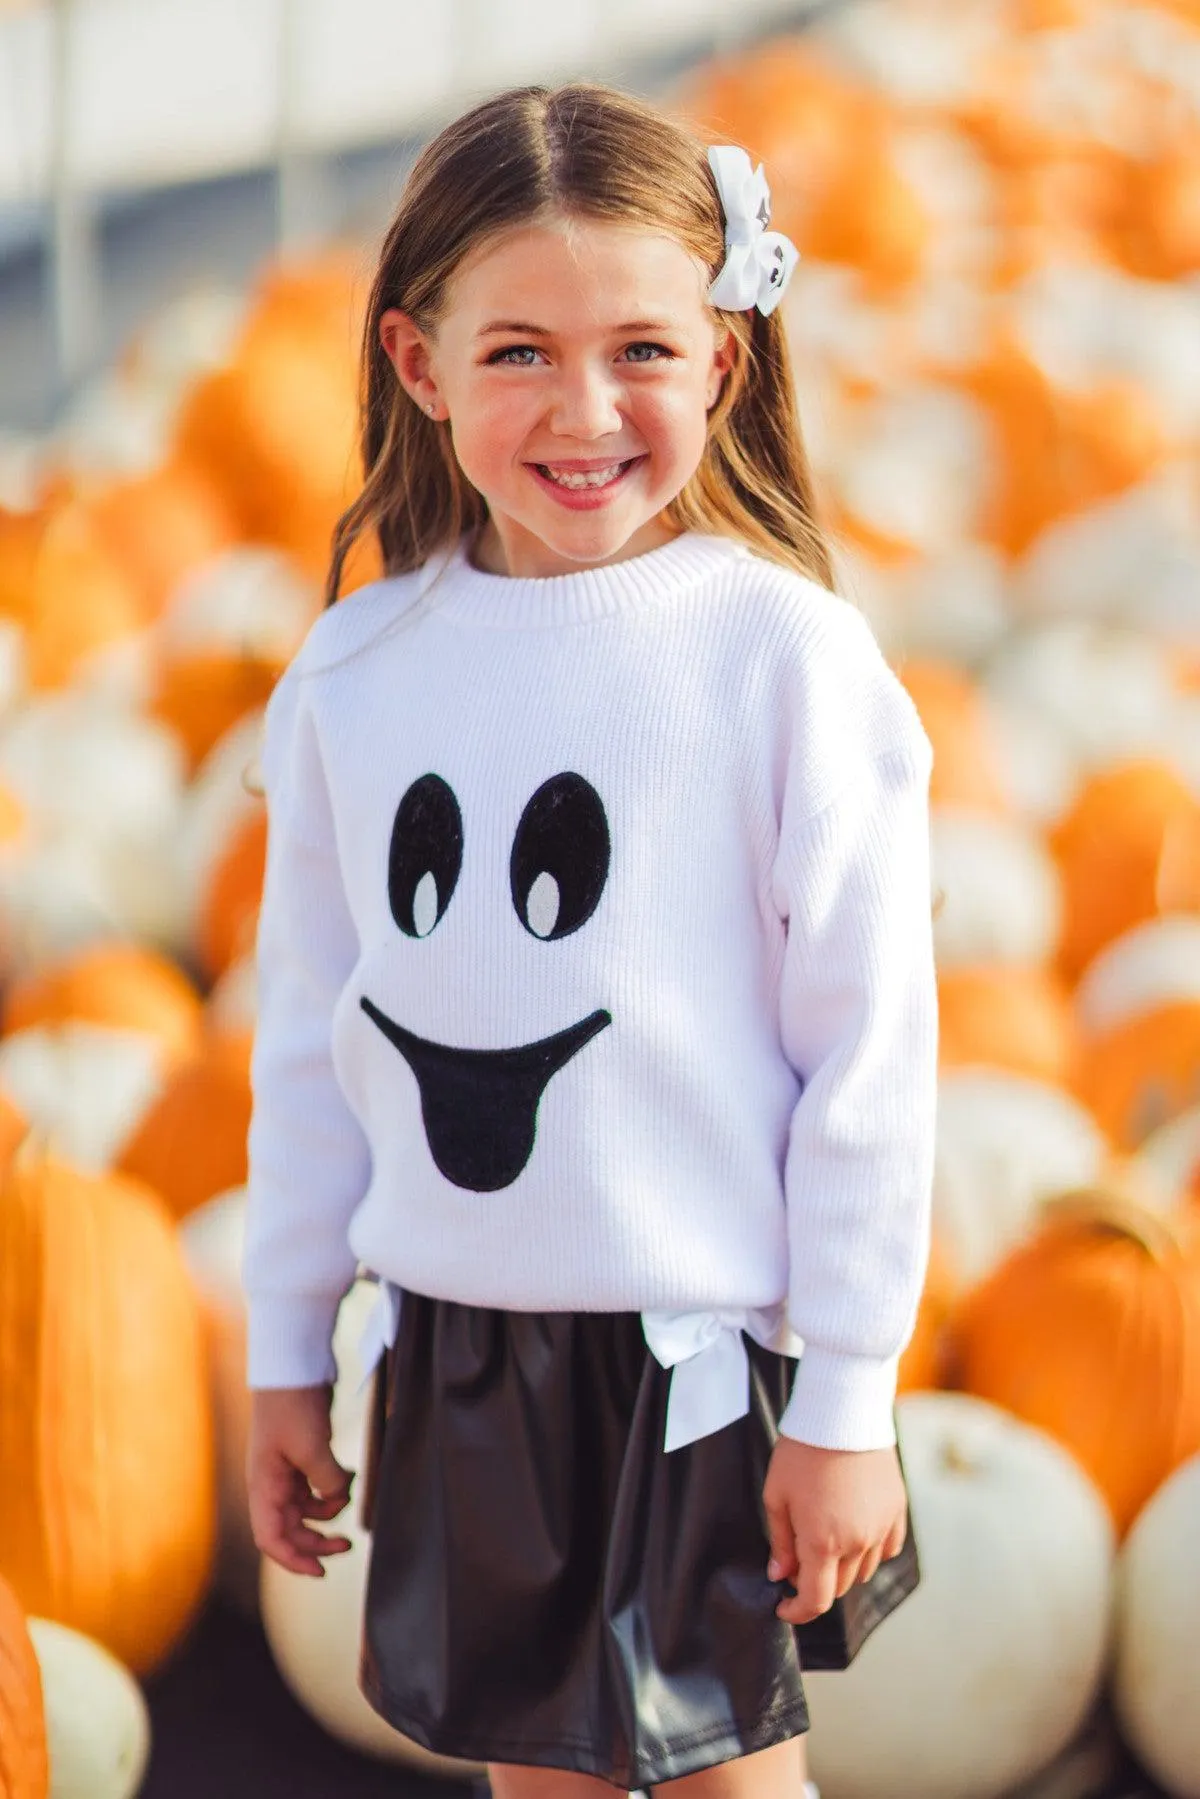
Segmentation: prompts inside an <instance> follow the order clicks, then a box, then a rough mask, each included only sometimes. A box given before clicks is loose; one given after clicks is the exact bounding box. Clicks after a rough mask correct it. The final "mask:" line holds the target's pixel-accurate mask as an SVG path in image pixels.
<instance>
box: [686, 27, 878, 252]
mask: <svg viewBox="0 0 1200 1799" xmlns="http://www.w3.org/2000/svg"><path fill="white" fill-rule="evenodd" d="M876 104H877V102H876V101H875V99H874V96H871V95H868V94H866V93H865V92H864V91H863V89H862V88H861V87H858V86H856V85H855V84H854V83H852V82H851V81H849V80H847V79H846V77H845V76H844V75H843V74H841V72H840V71H838V70H836V69H835V68H834V67H833V66H832V64H830V63H828V62H826V61H824V60H823V59H822V58H821V57H820V56H819V55H817V54H816V53H815V52H814V51H813V48H812V46H811V44H805V43H802V42H801V41H800V40H799V39H798V38H794V37H793V38H778V39H775V40H773V41H771V42H769V43H766V44H763V45H760V46H759V47H758V48H756V49H753V50H750V51H748V52H747V53H746V54H744V55H742V56H735V57H723V58H722V59H721V60H720V61H719V62H714V63H710V64H709V65H707V67H705V68H704V69H702V70H701V71H700V73H699V75H698V76H696V77H695V78H694V79H693V80H692V81H691V82H690V83H689V84H688V86H687V88H686V90H685V92H684V94H683V96H682V102H681V107H680V110H681V111H683V112H684V113H686V114H687V116H688V117H689V118H690V119H692V120H694V121H695V122H696V124H697V127H698V129H699V130H700V131H701V133H702V134H704V135H705V136H706V137H708V138H709V139H711V140H712V141H713V142H716V143H734V144H741V145H743V146H744V148H745V149H746V150H748V151H749V153H750V155H751V157H752V158H753V159H754V160H755V161H756V162H758V161H761V162H763V163H764V165H765V167H766V170H767V176H768V179H769V181H770V184H771V207H772V215H771V223H772V225H773V226H774V227H775V229H776V230H779V231H786V232H787V233H788V234H789V235H790V236H792V237H794V238H795V239H796V241H797V242H798V243H799V242H801V240H802V239H803V236H804V231H805V219H806V217H807V214H808V212H809V210H810V208H811V207H812V205H813V204H814V202H815V200H816V198H817V196H818V195H820V194H823V193H824V192H825V191H826V189H827V188H828V187H829V185H830V183H831V182H833V181H834V180H835V179H836V177H837V173H838V170H839V169H840V168H841V167H842V165H843V163H844V161H845V158H846V146H847V144H848V143H849V142H850V141H851V140H852V138H853V136H854V133H855V131H856V129H857V126H858V122H859V121H860V120H861V119H862V117H863V116H864V114H865V113H869V112H870V111H871V110H872V108H873V107H874V106H875V105H876Z"/></svg>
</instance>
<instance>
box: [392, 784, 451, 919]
mask: <svg viewBox="0 0 1200 1799" xmlns="http://www.w3.org/2000/svg"><path fill="white" fill-rule="evenodd" d="M462 850H463V828H462V813H461V812H460V811H459V808H458V801H457V800H456V799H455V797H454V789H453V788H452V787H451V786H450V785H449V784H448V783H447V782H446V781H443V779H442V777H441V775H422V776H421V778H420V780H418V781H414V782H413V784H412V786H411V787H410V788H409V789H408V792H407V793H406V794H405V795H404V798H403V799H402V800H401V801H400V804H399V805H398V806H397V808H396V822H395V824H394V825H393V826H392V842H391V848H390V850H389V852H388V901H389V903H390V905H391V908H392V917H393V918H394V919H395V920H396V923H397V924H398V925H399V926H400V929H401V930H402V931H403V932H404V933H405V935H406V936H408V937H428V935H429V933H430V931H432V929H433V927H434V925H435V924H437V922H438V920H439V919H440V918H441V916H442V913H443V912H444V911H445V910H446V907H447V906H448V905H449V904H450V895H451V894H452V893H453V892H454V886H455V883H456V881H457V880H458V875H459V870H460V869H461V868H462Z"/></svg>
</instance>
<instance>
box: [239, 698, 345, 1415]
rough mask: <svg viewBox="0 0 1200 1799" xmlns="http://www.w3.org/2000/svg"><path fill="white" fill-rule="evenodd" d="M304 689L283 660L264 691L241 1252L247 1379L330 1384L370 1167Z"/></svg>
mask: <svg viewBox="0 0 1200 1799" xmlns="http://www.w3.org/2000/svg"><path fill="white" fill-rule="evenodd" d="M307 687H308V683H307V682H306V681H305V680H304V678H303V677H302V676H301V675H300V674H299V672H298V670H297V668H296V665H295V664H293V665H292V667H291V668H290V669H289V670H288V671H287V672H286V673H285V674H284V676H283V678H282V680H281V681H280V682H279V684H278V685H277V686H276V688H275V690H274V692H273V693H272V695H271V699H270V703H269V705H268V707H267V717H266V732H265V740H264V745H263V757H262V767H263V779H264V784H265V790H266V798H267V817H268V831H267V868H266V879H265V883H264V887H263V897H262V907H261V911H260V913H259V922H258V937H257V951H256V954H257V967H258V1019H257V1024H256V1029H255V1041H254V1052H253V1058H252V1063H251V1080H252V1084H253V1093H254V1108H253V1113H252V1117H251V1124H250V1138H249V1160H250V1172H249V1201H248V1207H247V1218H246V1237H245V1247H244V1251H243V1258H242V1282H243V1286H244V1289H245V1292H246V1298H247V1304H248V1310H249V1323H248V1384H249V1385H250V1387H252V1388H257V1387H302V1386H316V1385H320V1384H321V1383H322V1382H324V1381H331V1380H333V1378H334V1375H335V1372H336V1368H335V1363H334V1359H333V1351H332V1338H333V1327H334V1322H335V1319H336V1316H337V1310H338V1306H339V1304H340V1301H341V1298H342V1296H343V1294H344V1293H345V1292H346V1290H347V1288H348V1287H349V1286H350V1284H351V1282H352V1281H353V1279H354V1274H355V1269H356V1261H355V1258H354V1256H353V1254H352V1253H351V1251H350V1248H349V1245H348V1242H347V1235H346V1233H347V1226H348V1224H349V1220H350V1215H351V1213H352V1212H353V1211H354V1208H355V1206H356V1205H357V1204H358V1202H359V1200H360V1199H361V1198H362V1196H363V1193H364V1192H365V1190H366V1186H367V1181H368V1178H369V1172H370V1152H369V1149H368V1146H367V1142H366V1138H365V1136H364V1135H363V1132H362V1129H361V1127H360V1126H359V1124H358V1121H357V1119H356V1118H355V1117H354V1115H353V1113H352V1112H351V1111H350V1109H349V1107H348V1105H347V1103H346V1101H345V1099H344V1097H343V1094H342V1091H341V1088H340V1086H339V1083H338V1080H337V1077H336V1075H335V1072H334V1067H333V1060H332V1048H331V1032H332V1022H333V1010H334V1005H335V1002H336V1000H337V998H338V995H339V994H340V992H341V990H342V988H343V987H344V985H345V983H346V981H347V979H348V977H349V974H350V971H351V969H352V968H353V966H354V963H355V960H356V958H357V955H358V939H357V933H356V931H355V928H354V924H353V921H352V919H351V917H350V914H349V910H348V908H347V904H346V897H345V892H344V890H343V885H342V878H341V873H340V870H339V866H338V859H337V851H336V846H335V841H334V831H333V820H332V816H331V812H330V803H329V795H328V792H327V789H326V785H325V779H324V774H323V771H322V766H321V758H320V754H319V747H318V743H317V738H316V733H315V730H314V726H313V721H312V718H311V714H310V713H309V711H308V708H307V706H306V704H305V699H306V693H307Z"/></svg>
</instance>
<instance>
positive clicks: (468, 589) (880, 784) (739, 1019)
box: [243, 533, 937, 1449]
mask: <svg viewBox="0 0 1200 1799" xmlns="http://www.w3.org/2000/svg"><path fill="white" fill-rule="evenodd" d="M435 574H436V579H435V578H434V576H435ZM930 765H931V753H930V748H929V744H928V740H927V738H926V736H925V734H924V731H923V730H922V728H921V725H920V722H919V720H918V718H917V714H916V711H915V709H914V707H913V705H912V703H911V701H910V700H909V698H908V695H907V693H906V692H905V690H904V688H903V687H902V686H901V684H900V682H899V680H898V679H897V678H896V676H895V675H894V674H893V673H892V671H891V670H890V669H889V668H888V666H887V664H886V662H885V661H884V658H883V656H882V654H881V652H880V650H879V648H878V646H877V644H876V642H875V640H874V638H873V636H872V635H871V632H870V629H869V627H868V626H867V624H866V623H865V621H864V620H863V618H862V617H861V615H860V614H859V613H858V612H857V611H855V609H854V608H853V607H852V606H850V605H849V604H848V603H847V602H845V601H843V600H841V599H838V598H836V597H834V596H833V595H832V594H830V593H828V592H827V591H826V590H825V589H824V588H822V587H821V586H819V585H818V584H816V583H815V582H811V581H807V580H804V579H802V578H801V577H800V576H798V575H795V574H792V573H789V572H788V571H786V570H784V569H781V568H779V567H776V566H775V565H774V564H772V563H769V562H767V561H765V560H763V559H762V558H760V557H757V556H755V555H753V554H751V553H750V552H749V551H748V550H746V549H745V548H743V547H742V546H741V545H738V544H735V543H732V542H730V541H727V540H725V539H722V538H716V537H710V536H704V535H700V534H698V533H689V534H687V535H684V536H682V537H679V538H677V539H675V540H674V541H673V542H671V543H669V544H667V545H666V546H665V547H663V548H660V549H657V550H652V551H650V552H649V553H648V554H646V555H643V556H639V557H636V558H634V559H632V560H630V561H626V562H622V563H618V564H616V565H614V566H612V567H608V568H602V569H595V570H587V571H583V572H580V573H574V574H569V575H563V576H554V577H550V578H546V579H536V580H534V579H531V580H518V579H509V578H504V577H501V576H497V575H489V574H484V573H481V572H480V571H478V570H476V569H475V568H473V567H472V566H471V565H470V563H469V562H468V561H467V559H466V556H465V555H464V553H463V552H462V551H461V550H460V551H459V552H458V553H456V554H455V555H454V556H453V557H451V558H450V559H449V560H448V562H447V563H446V564H445V566H444V567H442V568H440V570H437V571H435V570H433V569H426V570H425V571H422V573H421V574H419V575H409V576H403V577H397V578H393V579H389V580H384V581H380V582H377V583H375V584H373V585H372V586H370V587H367V588H364V589H362V590H360V591H359V592H357V593H354V594H352V595H351V596H350V597H349V598H347V599H344V600H342V601H340V602H339V603H338V604H337V605H336V606H334V607H333V608H331V609H330V610H329V611H327V612H325V613H324V614H322V616H321V617H320V618H319V619H318V620H317V622H316V624H315V625H314V626H313V628H312V630H311V632H310V633H309V636H308V638H307V640H306V642H305V644H304V645H303V647H302V649H301V650H300V652H299V654H298V655H297V656H296V658H295V660H294V661H293V663H292V665H291V667H290V668H289V669H288V670H287V672H286V673H285V675H284V677H283V679H282V680H281V681H280V683H279V685H278V686H277V688H276V690H275V692H274V694H273V696H272V699H271V702H270V705H269V707H268V712H267V728H266V739H265V747H264V752H263V770H264V778H265V783H266V791H267V801H268V808H269V821H270V829H269V851H268V866H267V878H266V887H265V892H264V896H263V906H262V913H261V919H260V924H259V936H258V968H259V981H260V991H259V1020H258V1031H257V1038H256V1043H255V1050H254V1061H253V1082H254V1116H253V1124H252V1127H251V1133H250V1201H249V1212H248V1223H247V1238H246V1249H245V1256H244V1262H243V1277H244V1282H245V1287H246V1291H247V1296H248V1301H249V1320H250V1323H249V1331H250V1348H249V1378H250V1384H251V1385H252V1386H255V1387H272V1386H302V1385H308V1384H315V1383H319V1382H321V1381H324V1380H328V1379H331V1378H332V1377H333V1372H334V1364H333V1360H332V1355H331V1349H330V1341H331V1335H332V1327H333V1322H334V1316H335V1313H336V1309H337V1305H338V1301H339V1298H340V1296H341V1295H342V1294H343V1293H344V1291H345V1290H346V1288H347V1287H348V1285H349V1284H350V1282H351V1280H352V1279H353V1277H354V1274H355V1270H356V1266H357V1265H358V1264H359V1263H361V1264H363V1265H365V1267H366V1268H368V1269H371V1270H374V1271H376V1272H377V1273H379V1274H380V1275H381V1276H383V1277H386V1280H387V1281H389V1282H393V1283H395V1284H396V1285H397V1286H399V1287H406V1288H409V1289H411V1290H413V1291H416V1292H420V1293H426V1294H431V1295H434V1296H437V1297H441V1298H448V1299H454V1300H459V1301H463V1302H467V1303H473V1304H479V1305H486V1306H500V1307H505V1308H508V1309H515V1310H583V1311H638V1312H642V1313H643V1314H644V1315H645V1316H650V1315H651V1314H653V1315H654V1316H656V1317H661V1315H662V1314H664V1313H680V1312H682V1313H688V1314H692V1313H698V1312H699V1313H706V1312H709V1311H711V1310H712V1309H713V1308H718V1309H723V1310H725V1311H728V1310H729V1309H730V1308H733V1309H734V1311H735V1312H736V1310H737V1309H739V1308H772V1307H777V1308H782V1310H781V1312H780V1314H779V1315H780V1316H782V1315H784V1314H786V1319H787V1320H788V1321H789V1322H790V1325H791V1327H792V1329H793V1330H794V1332H796V1333H798V1334H799V1337H800V1338H802V1339H803V1342H804V1345H805V1347H804V1353H803V1355H802V1357H801V1360H800V1362H799V1366H798V1371H797V1376H796V1381H795V1385H794V1389H793V1394H792V1400H791V1403H790V1405H789V1407H788V1410H787V1412H786V1413H785V1416H784V1422H783V1428H784V1430H785V1431H786V1432H788V1433H789V1434H790V1435H792V1436H795V1437H799V1438H801V1439H802V1440H804V1441H807V1442H811V1443H815V1444H819V1445H823V1446H825V1447H829V1448H845V1449H864V1448H872V1447H876V1446H880V1445H886V1444H889V1443H891V1442H892V1441H894V1434H893V1425H892V1404H893V1399H894V1393H895V1379H896V1364H897V1359H898V1356H899V1353H900V1351H901V1349H902V1348H903V1346H904V1344H905V1342H906V1341H907V1338H908V1336H909V1334H910V1332H911V1329H912V1325H913V1320H914V1316H915V1310H916V1305H917V1300H918V1297H919V1292H920V1286H921V1279H922V1274H923V1270H924V1265H925V1259H926V1252H927V1244H928V1226H929V1191H930V1181H931V1170H932V1152H933V1128H934V1104H935V1062H936V1033H937V1027H936V999H935V985H934V968H933V947H932V927H931V918H930V892H929V830H928V824H929V820H928V783H929V771H930ZM739 1342H740V1337H739Z"/></svg>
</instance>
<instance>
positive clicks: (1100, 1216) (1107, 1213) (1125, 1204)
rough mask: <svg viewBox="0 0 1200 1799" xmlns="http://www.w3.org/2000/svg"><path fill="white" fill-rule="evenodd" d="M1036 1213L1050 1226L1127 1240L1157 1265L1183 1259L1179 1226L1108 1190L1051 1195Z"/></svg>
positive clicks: (1075, 1189) (1182, 1230)
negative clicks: (1072, 1225) (1078, 1228)
mask: <svg viewBox="0 0 1200 1799" xmlns="http://www.w3.org/2000/svg"><path fill="white" fill-rule="evenodd" d="M1038 1209H1039V1212H1040V1215H1041V1216H1042V1217H1043V1218H1044V1219H1046V1220H1047V1222H1049V1223H1054V1222H1057V1221H1059V1220H1061V1221H1063V1222H1073V1223H1076V1224H1082V1225H1090V1226H1092V1227H1093V1228H1094V1229H1096V1230H1098V1231H1111V1232H1113V1233H1114V1234H1115V1235H1117V1236H1120V1237H1127V1238H1129V1239H1130V1241H1131V1242H1133V1243H1137V1244H1138V1245H1139V1246H1140V1247H1141V1248H1142V1249H1144V1250H1145V1251H1146V1254H1147V1255H1148V1256H1152V1257H1153V1259H1154V1260H1155V1261H1156V1262H1163V1261H1166V1260H1167V1259H1169V1258H1170V1257H1172V1256H1176V1255H1182V1254H1184V1253H1185V1251H1186V1249H1187V1241H1186V1237H1185V1227H1184V1226H1183V1224H1182V1222H1177V1221H1176V1220H1175V1219H1174V1218H1172V1217H1171V1216H1170V1215H1169V1214H1168V1213H1166V1212H1158V1211H1153V1210H1151V1208H1150V1207H1149V1206H1146V1205H1142V1204H1141V1203H1139V1201H1138V1200H1136V1199H1131V1198H1130V1197H1129V1196H1128V1194H1125V1193H1119V1192H1116V1191H1114V1190H1113V1189H1111V1188H1107V1187H1071V1188H1068V1189H1067V1190H1066V1191H1065V1192H1063V1193H1054V1194H1051V1195H1050V1197H1049V1198H1047V1199H1044V1200H1043V1201H1042V1203H1041V1205H1040V1207H1039V1208H1038Z"/></svg>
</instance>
